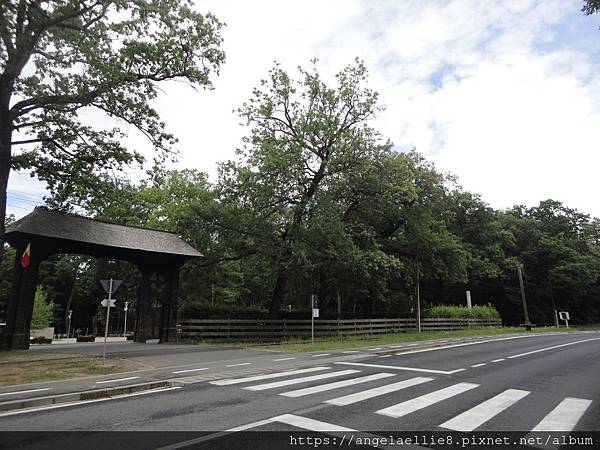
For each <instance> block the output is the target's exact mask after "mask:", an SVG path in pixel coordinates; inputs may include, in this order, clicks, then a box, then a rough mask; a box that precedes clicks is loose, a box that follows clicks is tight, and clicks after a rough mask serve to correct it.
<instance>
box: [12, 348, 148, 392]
mask: <svg viewBox="0 0 600 450" xmlns="http://www.w3.org/2000/svg"><path fill="white" fill-rule="evenodd" d="M143 368H144V366H143V365H142V364H140V363H136V362H133V361H128V360H125V359H120V358H109V357H107V358H106V364H104V363H103V361H102V358H101V357H98V356H90V355H80V354H65V353H49V352H48V353H46V352H45V353H43V354H40V353H29V352H27V351H10V352H0V386H10V385H14V384H25V383H37V382H42V381H55V380H65V379H69V378H82V377H89V376H94V375H107V374H111V373H119V372H129V371H133V370H140V369H143Z"/></svg>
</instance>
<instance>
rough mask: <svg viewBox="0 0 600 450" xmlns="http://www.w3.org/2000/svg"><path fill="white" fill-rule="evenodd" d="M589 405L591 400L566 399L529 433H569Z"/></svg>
mask: <svg viewBox="0 0 600 450" xmlns="http://www.w3.org/2000/svg"><path fill="white" fill-rule="evenodd" d="M591 404H592V401H591V400H586V399H583V398H573V397H567V398H565V399H564V400H563V401H562V402H560V403H559V404H558V406H557V407H556V408H554V409H553V410H552V411H550V412H549V413H548V415H547V416H546V417H544V418H543V419H542V421H541V422H540V423H538V424H537V425H536V426H535V427H534V428H533V430H531V431H571V430H572V429H573V428H575V425H577V422H579V419H581V416H583V414H584V413H585V411H586V410H587V409H588V408H589V406H590V405H591Z"/></svg>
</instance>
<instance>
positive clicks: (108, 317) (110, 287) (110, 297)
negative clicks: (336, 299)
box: [102, 278, 113, 364]
mask: <svg viewBox="0 0 600 450" xmlns="http://www.w3.org/2000/svg"><path fill="white" fill-rule="evenodd" d="M108 283H109V284H108V286H109V287H108V305H106V327H105V328H104V350H103V351H102V364H106V340H107V338H108V321H109V319H110V304H111V303H112V302H111V300H112V287H113V279H112V278H111V279H110V281H109V282H108Z"/></svg>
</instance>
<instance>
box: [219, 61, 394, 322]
mask: <svg viewBox="0 0 600 450" xmlns="http://www.w3.org/2000/svg"><path fill="white" fill-rule="evenodd" d="M379 110H380V107H379V106H378V104H377V93H376V92H374V91H372V90H371V89H369V88H368V86H367V70H366V68H365V66H364V65H363V64H362V63H361V62H360V61H356V63H354V64H352V65H349V66H347V67H346V68H345V69H343V70H342V71H341V72H339V73H338V74H337V75H336V83H335V84H334V85H333V86H331V85H328V83H326V82H325V80H324V79H323V78H322V77H321V76H320V74H319V73H318V71H317V70H316V67H313V69H312V70H303V69H300V79H299V80H294V79H292V78H291V77H290V76H289V75H288V74H287V73H286V72H285V71H284V70H283V69H282V68H281V67H279V66H275V67H274V68H273V69H272V70H271V72H270V79H269V80H265V81H263V82H262V84H261V85H260V86H259V87H258V88H256V89H255V90H254V93H253V97H252V98H251V99H250V101H249V102H247V103H245V104H244V105H243V106H242V108H240V110H239V112H240V115H241V116H242V117H243V118H244V119H245V120H246V121H247V124H248V125H249V127H250V134H249V136H248V137H247V138H246V140H245V143H246V145H245V148H244V149H243V150H241V152H240V153H241V156H242V161H241V162H240V163H238V164H234V163H232V164H229V165H226V166H224V167H223V172H222V174H223V176H222V177H221V185H222V186H223V192H225V193H226V194H227V193H229V194H230V195H233V196H234V198H235V199H236V201H238V202H240V203H243V204H246V205H247V206H248V207H250V208H251V209H253V210H255V211H257V212H259V213H261V214H265V217H268V220H269V221H270V225H271V227H272V230H273V231H274V234H273V235H272V240H271V246H272V247H273V249H274V252H275V253H276V256H275V258H276V264H275V266H276V273H275V278H276V281H275V286H274V289H273V294H272V301H271V307H270V313H271V316H273V317H276V316H277V315H278V314H279V311H280V308H281V306H282V304H283V300H284V297H285V293H286V289H287V285H288V280H289V277H290V273H291V272H292V270H293V268H294V265H295V264H296V263H297V262H298V261H299V258H302V255H301V254H299V253H298V251H297V250H298V247H297V245H296V244H297V243H298V242H299V240H300V236H301V234H302V231H303V228H304V227H305V225H306V221H307V220H310V218H311V211H312V210H313V209H314V207H315V205H316V199H317V196H318V192H319V190H321V189H323V188H324V187H325V186H327V184H328V183H329V182H330V180H334V179H335V178H336V177H338V176H340V174H342V173H344V172H346V171H348V170H351V169H352V168H353V167H355V166H356V165H357V164H360V163H361V161H363V160H365V159H368V158H372V157H374V156H375V155H376V154H377V153H378V152H381V151H382V150H384V149H386V148H387V144H385V143H382V142H381V141H380V136H379V134H378V133H377V132H376V131H375V130H374V129H373V128H372V127H371V126H370V124H369V121H370V119H372V118H373V117H374V116H375V114H376V113H377V111H379Z"/></svg>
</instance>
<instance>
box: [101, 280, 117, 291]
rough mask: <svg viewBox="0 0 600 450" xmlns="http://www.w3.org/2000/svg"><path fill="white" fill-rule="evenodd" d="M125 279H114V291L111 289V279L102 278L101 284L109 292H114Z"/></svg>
mask: <svg viewBox="0 0 600 450" xmlns="http://www.w3.org/2000/svg"><path fill="white" fill-rule="evenodd" d="M122 282H123V280H112V291H111V290H110V280H100V284H101V285H102V287H103V288H104V290H105V291H106V293H107V294H114V293H115V292H117V289H119V286H121V283H122Z"/></svg>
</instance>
